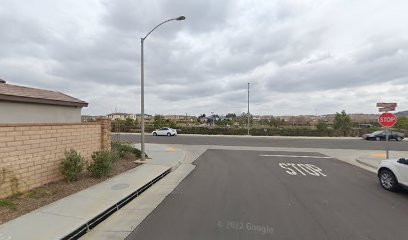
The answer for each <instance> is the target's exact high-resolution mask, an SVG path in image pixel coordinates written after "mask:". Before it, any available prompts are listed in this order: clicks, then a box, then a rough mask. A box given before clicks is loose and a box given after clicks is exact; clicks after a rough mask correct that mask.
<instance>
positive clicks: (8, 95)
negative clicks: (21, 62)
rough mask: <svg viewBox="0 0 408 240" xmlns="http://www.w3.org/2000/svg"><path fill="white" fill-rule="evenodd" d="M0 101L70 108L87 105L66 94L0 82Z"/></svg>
mask: <svg viewBox="0 0 408 240" xmlns="http://www.w3.org/2000/svg"><path fill="white" fill-rule="evenodd" d="M0 101H9V102H25V103H40V104H50V105H60V106H71V107H87V106H88V103H87V102H84V101H82V100H79V99H77V98H74V97H71V96H68V95H66V94H63V93H60V92H55V91H49V90H44V89H37V88H30V87H23V86H16V85H11V84H7V83H5V81H0Z"/></svg>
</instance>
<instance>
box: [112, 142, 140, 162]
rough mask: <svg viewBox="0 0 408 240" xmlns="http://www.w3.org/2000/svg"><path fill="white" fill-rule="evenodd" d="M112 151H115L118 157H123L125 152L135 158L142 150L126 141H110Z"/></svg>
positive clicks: (138, 156)
mask: <svg viewBox="0 0 408 240" xmlns="http://www.w3.org/2000/svg"><path fill="white" fill-rule="evenodd" d="M112 152H115V153H116V154H117V156H118V157H119V158H124V157H125V156H126V155H127V154H131V155H133V156H135V157H136V158H140V156H141V154H142V151H140V150H139V149H137V148H135V147H133V146H132V145H130V144H127V143H121V142H114V143H112Z"/></svg>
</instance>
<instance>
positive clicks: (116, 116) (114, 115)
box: [106, 113, 153, 122]
mask: <svg viewBox="0 0 408 240" xmlns="http://www.w3.org/2000/svg"><path fill="white" fill-rule="evenodd" d="M141 116H142V115H141V114H133V113H109V114H107V115H106V117H108V118H110V119H111V120H112V121H114V120H117V119H119V120H126V119H127V118H130V119H133V120H138V121H139V122H140V120H141ZM145 120H146V121H150V120H153V116H152V115H149V114H145Z"/></svg>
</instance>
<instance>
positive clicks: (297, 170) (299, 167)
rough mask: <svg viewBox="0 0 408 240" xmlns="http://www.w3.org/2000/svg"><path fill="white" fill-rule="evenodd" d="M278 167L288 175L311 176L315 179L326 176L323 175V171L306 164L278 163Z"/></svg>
mask: <svg viewBox="0 0 408 240" xmlns="http://www.w3.org/2000/svg"><path fill="white" fill-rule="evenodd" d="M279 166H280V167H281V168H283V169H285V170H286V171H285V172H286V173H287V174H289V175H298V174H302V175H303V176H307V175H311V176H316V177H320V176H322V177H326V176H327V175H326V174H324V173H323V170H322V169H321V168H319V167H317V166H315V165H313V164H308V163H305V164H303V163H279Z"/></svg>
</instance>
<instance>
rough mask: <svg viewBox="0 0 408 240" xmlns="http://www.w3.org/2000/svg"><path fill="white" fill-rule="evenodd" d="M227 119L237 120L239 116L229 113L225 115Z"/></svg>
mask: <svg viewBox="0 0 408 240" xmlns="http://www.w3.org/2000/svg"><path fill="white" fill-rule="evenodd" d="M225 118H230V119H232V120H235V119H236V118H237V115H236V114H235V113H227V115H225Z"/></svg>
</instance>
